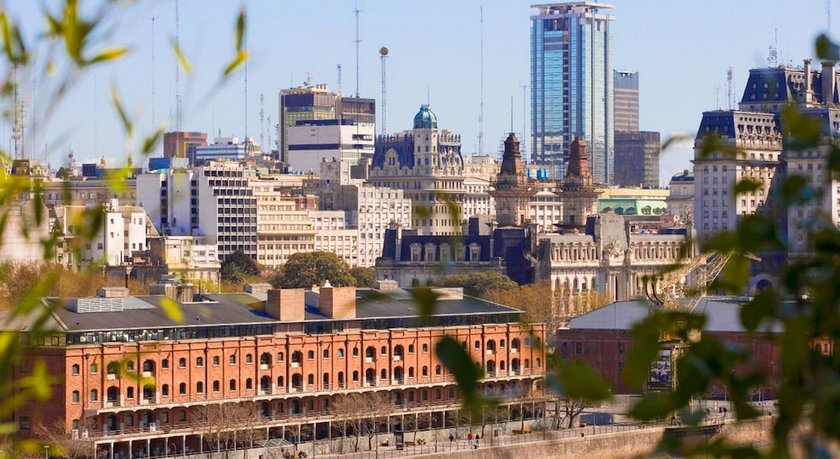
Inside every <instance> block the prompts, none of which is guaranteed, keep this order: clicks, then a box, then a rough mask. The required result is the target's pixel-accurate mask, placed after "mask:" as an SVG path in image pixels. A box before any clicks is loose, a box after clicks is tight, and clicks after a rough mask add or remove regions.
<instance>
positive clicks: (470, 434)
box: [467, 432, 473, 443]
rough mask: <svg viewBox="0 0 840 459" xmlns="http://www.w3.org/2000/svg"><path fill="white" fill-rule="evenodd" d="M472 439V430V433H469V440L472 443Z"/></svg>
mask: <svg viewBox="0 0 840 459" xmlns="http://www.w3.org/2000/svg"><path fill="white" fill-rule="evenodd" d="M472 439H473V434H472V432H470V433H468V434H467V440H468V441H469V442H470V443H472Z"/></svg>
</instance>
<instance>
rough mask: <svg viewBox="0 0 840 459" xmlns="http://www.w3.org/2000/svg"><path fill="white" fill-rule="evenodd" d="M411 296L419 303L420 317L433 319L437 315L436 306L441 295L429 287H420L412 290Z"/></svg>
mask: <svg viewBox="0 0 840 459" xmlns="http://www.w3.org/2000/svg"><path fill="white" fill-rule="evenodd" d="M411 296H412V297H413V298H414V302H415V303H417V311H418V312H419V313H420V317H431V316H432V314H434V313H435V305H436V304H437V299H438V298H439V297H440V294H438V293H436V292H434V291H432V289H430V288H428V287H419V288H415V289H413V290H411Z"/></svg>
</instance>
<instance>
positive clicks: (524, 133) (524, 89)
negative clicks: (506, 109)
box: [519, 84, 528, 158]
mask: <svg viewBox="0 0 840 459" xmlns="http://www.w3.org/2000/svg"><path fill="white" fill-rule="evenodd" d="M519 86H520V87H521V88H522V139H521V141H520V145H521V147H520V149H519V151H520V152H522V157H523V158H525V157H526V156H525V139H527V138H528V122H527V120H528V118H527V117H526V115H525V113H526V111H525V105H526V101H527V100H528V98H527V94H528V85H527V84H521V85H519Z"/></svg>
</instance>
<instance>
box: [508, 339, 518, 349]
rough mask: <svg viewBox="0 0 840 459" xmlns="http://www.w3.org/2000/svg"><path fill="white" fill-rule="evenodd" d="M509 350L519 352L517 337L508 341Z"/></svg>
mask: <svg viewBox="0 0 840 459" xmlns="http://www.w3.org/2000/svg"><path fill="white" fill-rule="evenodd" d="M510 351H511V352H519V338H514V339H512V340H511V341H510Z"/></svg>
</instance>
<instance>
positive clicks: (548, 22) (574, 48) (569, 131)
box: [531, 1, 614, 183]
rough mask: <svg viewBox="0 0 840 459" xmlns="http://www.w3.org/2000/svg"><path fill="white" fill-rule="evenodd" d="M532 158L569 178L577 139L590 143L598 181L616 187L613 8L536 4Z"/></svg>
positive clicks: (594, 173) (587, 3) (596, 4)
mask: <svg viewBox="0 0 840 459" xmlns="http://www.w3.org/2000/svg"><path fill="white" fill-rule="evenodd" d="M532 7H533V8H535V9H537V10H538V13H537V14H535V15H533V16H531V132H532V142H531V144H532V149H531V152H532V160H533V162H535V163H538V164H546V165H551V166H554V167H553V169H554V172H555V174H556V175H557V178H560V177H562V176H563V174H564V172H565V165H566V163H567V162H568V160H569V146H570V145H571V143H572V141H573V140H574V139H575V137H581V138H582V139H583V140H584V141H585V142H586V144H587V145H588V148H587V149H588V150H589V152H590V158H591V160H590V161H591V168H592V178H593V180H594V181H595V182H600V183H613V164H614V163H613V154H614V147H613V67H612V58H611V54H612V46H611V40H610V27H609V25H610V21H612V16H610V15H609V14H606V13H602V12H601V10H605V9H609V8H612V7H613V6H612V5H609V4H605V3H594V2H588V1H583V2H570V3H553V4H538V5H532Z"/></svg>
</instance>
